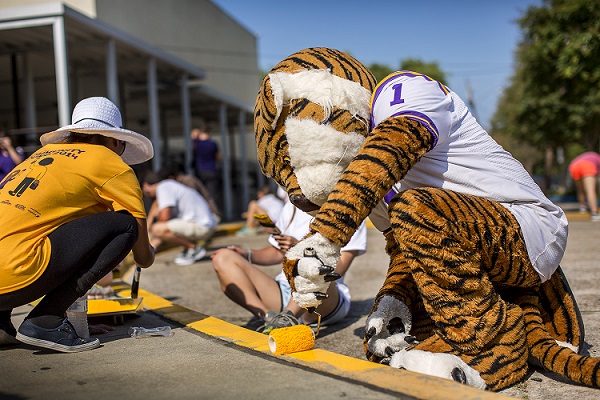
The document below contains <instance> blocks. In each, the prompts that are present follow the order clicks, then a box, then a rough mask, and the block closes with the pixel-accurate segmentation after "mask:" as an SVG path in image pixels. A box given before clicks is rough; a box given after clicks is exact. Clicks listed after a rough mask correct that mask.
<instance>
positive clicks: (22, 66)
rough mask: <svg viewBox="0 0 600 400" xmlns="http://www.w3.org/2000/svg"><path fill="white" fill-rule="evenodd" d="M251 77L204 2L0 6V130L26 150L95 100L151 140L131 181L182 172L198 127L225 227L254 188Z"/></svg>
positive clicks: (250, 66)
mask: <svg viewBox="0 0 600 400" xmlns="http://www.w3.org/2000/svg"><path fill="white" fill-rule="evenodd" d="M260 79H261V76H260V72H259V69H258V61H257V39H256V36H255V35H254V34H253V33H251V32H249V31H248V30H247V29H246V28H245V27H243V26H241V25H240V24H239V23H237V22H236V21H235V20H233V19H232V18H231V17H230V16H229V15H227V14H226V13H225V12H224V11H223V10H221V9H220V8H219V7H218V6H217V5H215V4H214V3H212V2H211V1H210V0H169V1H162V0H127V1H121V0H64V1H57V0H54V1H52V0H0V93H3V94H4V96H3V101H2V102H1V103H0V111H1V112H0V129H4V130H6V131H7V132H8V133H9V134H11V136H12V137H13V139H15V141H17V143H19V144H20V145H22V146H23V147H24V148H25V150H26V151H27V152H29V153H30V152H33V151H34V150H35V149H36V148H37V147H39V140H38V139H39V135H41V134H42V133H44V132H47V131H50V130H52V129H55V128H56V127H57V126H62V125H67V124H69V123H70V119H71V111H72V108H73V106H74V105H75V104H76V103H77V102H78V101H79V100H81V99H82V98H85V97H89V96H105V97H108V98H109V99H111V100H112V101H113V102H115V103H116V104H117V105H118V106H119V107H120V108H121V111H122V113H123V119H124V126H126V127H127V128H129V129H133V130H136V131H137V132H140V133H142V134H144V135H146V136H148V137H149V138H150V139H151V140H152V142H153V143H154V147H155V153H156V156H155V158H154V159H153V160H152V161H150V162H148V164H147V165H141V166H138V167H135V169H136V172H142V170H144V169H148V168H150V169H154V170H158V169H160V168H162V167H164V166H165V165H167V164H171V163H177V164H180V165H182V166H183V167H184V168H185V169H186V171H187V172H191V160H192V154H191V142H190V137H189V132H190V130H191V129H192V128H193V127H194V126H196V125H198V124H207V125H208V126H209V127H210V128H211V132H212V133H213V136H214V139H215V140H217V141H218V142H219V145H220V148H221V152H222V155H223V160H222V163H221V167H222V168H221V169H222V171H221V172H222V174H221V177H222V191H221V195H222V196H221V198H219V199H218V203H219V205H220V207H221V211H222V212H223V216H224V220H225V221H227V220H233V219H237V218H238V217H239V215H240V213H241V212H242V211H243V210H245V207H246V205H247V203H248V201H249V200H250V199H251V198H253V197H254V193H255V191H256V188H257V187H260V186H262V185H263V184H264V183H265V178H264V176H263V175H262V173H261V172H260V170H259V168H258V166H257V163H256V152H255V144H254V136H253V132H252V114H253V106H254V99H255V97H256V93H257V91H258V87H259V84H260Z"/></svg>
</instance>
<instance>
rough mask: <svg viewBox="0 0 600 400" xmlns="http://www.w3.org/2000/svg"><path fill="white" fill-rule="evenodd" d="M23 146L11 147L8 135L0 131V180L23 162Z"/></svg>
mask: <svg viewBox="0 0 600 400" xmlns="http://www.w3.org/2000/svg"><path fill="white" fill-rule="evenodd" d="M23 154H24V152H23V148H22V147H13V145H12V140H11V139H10V136H7V135H6V133H5V132H2V131H0V181H2V180H3V179H4V177H5V176H6V175H8V173H9V172H11V171H12V170H13V169H14V168H15V167H16V166H17V165H19V164H20V163H22V162H23V158H24V157H23Z"/></svg>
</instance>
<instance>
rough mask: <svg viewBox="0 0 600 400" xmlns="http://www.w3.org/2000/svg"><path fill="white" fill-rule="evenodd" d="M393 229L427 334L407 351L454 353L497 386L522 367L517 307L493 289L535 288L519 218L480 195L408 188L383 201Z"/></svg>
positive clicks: (516, 377)
mask: <svg viewBox="0 0 600 400" xmlns="http://www.w3.org/2000/svg"><path fill="white" fill-rule="evenodd" d="M390 217H391V222H392V230H393V231H394V235H395V237H396V240H397V242H398V243H399V244H400V247H401V251H402V252H403V253H404V256H405V258H406V260H407V262H408V263H409V266H410V269H411V273H412V276H413V278H414V280H415V282H416V285H417V287H418V290H419V293H420V295H421V297H422V299H423V303H424V305H425V309H426V310H427V313H428V314H429V315H430V317H431V318H432V319H433V321H434V322H435V324H436V328H437V330H436V332H435V334H434V336H432V337H431V338H430V339H427V340H425V341H424V342H422V343H420V344H418V345H416V346H415V347H414V349H419V350H427V351H432V352H441V353H453V354H456V355H458V356H459V357H460V358H461V359H463V360H464V361H465V362H466V363H467V364H468V365H469V366H471V367H472V368H474V369H476V370H477V371H479V372H480V373H481V377H482V378H483V379H484V380H485V382H486V383H487V385H488V387H489V388H490V389H493V390H499V389H501V388H503V387H506V386H508V385H510V384H513V383H516V382H517V381H518V380H520V379H521V378H522V377H524V376H525V374H526V372H527V349H526V347H525V331H524V325H523V317H522V312H521V310H520V309H519V308H518V307H515V306H513V305H510V304H508V303H506V302H505V301H504V300H503V299H502V298H500V296H499V295H498V293H497V292H496V290H495V288H494V283H495V282H502V283H503V284H505V285H508V286H515V287H535V286H536V285H539V276H538V275H537V273H536V272H535V270H534V269H533V267H532V266H531V264H530V263H529V259H528V256H527V252H526V249H525V246H524V242H523V238H522V234H521V231H520V228H519V225H518V223H517V222H516V220H515V219H514V217H513V216H512V215H511V214H510V212H509V211H508V210H507V209H506V208H505V207H503V206H502V205H500V204H499V203H494V202H491V201H489V200H486V199H482V198H478V197H474V196H468V195H464V194H459V193H454V192H451V191H447V190H442V189H433V188H427V189H418V190H408V191H406V192H402V193H400V194H399V195H397V196H396V197H395V198H394V199H393V201H392V203H390Z"/></svg>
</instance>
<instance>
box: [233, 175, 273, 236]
mask: <svg viewBox="0 0 600 400" xmlns="http://www.w3.org/2000/svg"><path fill="white" fill-rule="evenodd" d="M256 197H257V199H256V200H252V201H250V203H248V209H247V210H246V211H245V212H244V213H242V218H245V219H246V225H245V226H244V227H243V228H242V229H240V230H239V231H237V232H236V235H237V236H245V235H254V234H256V233H257V232H258V229H259V224H258V221H257V220H256V218H254V214H267V215H268V216H269V218H271V220H272V221H273V222H277V219H278V218H279V214H280V213H281V208H282V207H283V200H282V199H280V198H279V197H277V196H275V195H274V194H273V193H271V189H270V188H269V187H268V186H263V187H262V188H260V189H259V190H258V193H257V194H256Z"/></svg>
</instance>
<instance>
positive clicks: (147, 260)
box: [132, 218, 154, 268]
mask: <svg viewBox="0 0 600 400" xmlns="http://www.w3.org/2000/svg"><path fill="white" fill-rule="evenodd" d="M136 220H137V223H138V238H137V240H136V242H135V243H134V244H133V249H132V251H133V260H134V261H135V263H136V264H137V265H139V266H140V267H142V268H148V267H149V266H151V265H152V264H153V263H154V247H152V245H150V240H149V237H148V227H147V222H146V219H145V218H136Z"/></svg>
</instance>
